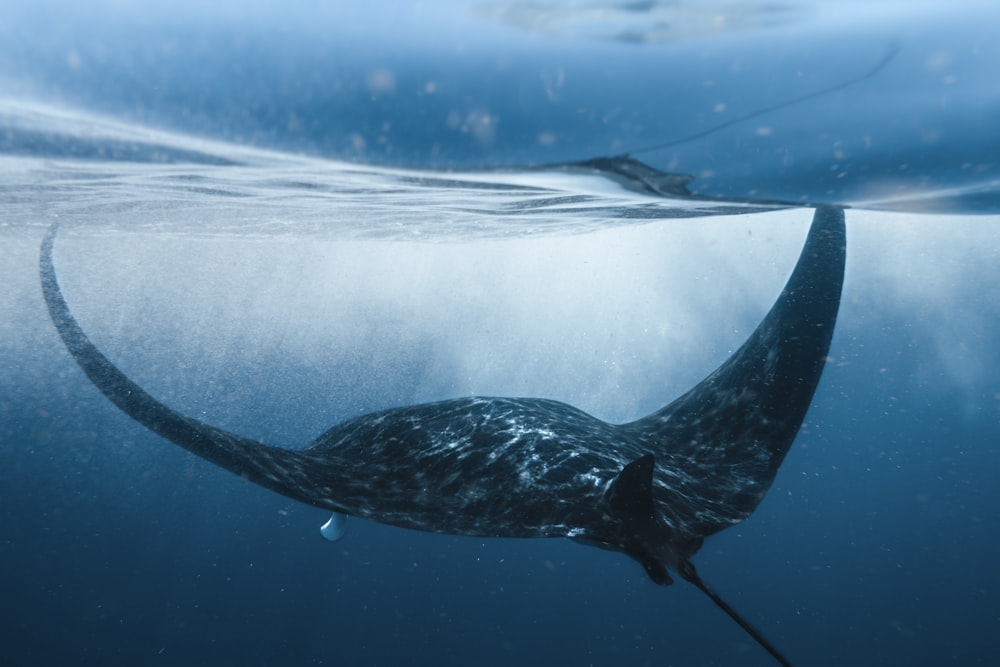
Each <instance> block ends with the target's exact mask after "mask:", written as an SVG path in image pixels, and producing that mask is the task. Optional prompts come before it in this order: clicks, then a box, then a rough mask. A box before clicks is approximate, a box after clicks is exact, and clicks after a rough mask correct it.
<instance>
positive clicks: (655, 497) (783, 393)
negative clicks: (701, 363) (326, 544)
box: [39, 208, 845, 661]
mask: <svg viewBox="0 0 1000 667" xmlns="http://www.w3.org/2000/svg"><path fill="white" fill-rule="evenodd" d="M56 231H57V228H56V226H53V227H52V228H51V229H50V230H49V232H48V234H47V235H46V237H45V239H44V241H43V242H42V247H41V253H40V259H39V272H40V276H41V285H42V293H43V295H44V297H45V302H46V304H47V306H48V310H49V314H50V316H51V318H52V322H53V324H54V325H55V328H56V330H57V331H58V333H59V336H60V337H61V338H62V340H63V342H64V343H65V345H66V348H67V350H69V352H70V354H71V355H72V356H73V358H74V359H75V360H76V362H77V364H78V365H79V366H80V368H81V369H82V370H83V371H84V373H85V374H86V375H87V377H88V378H89V379H90V381H91V382H92V383H93V384H94V386H95V387H96V388H97V389H98V390H100V391H101V393H103V394H104V395H105V396H106V397H107V398H108V399H109V400H111V402H113V403H114V404H115V405H116V406H117V407H118V408H119V409H120V410H122V411H123V412H125V413H126V414H127V415H129V416H130V417H132V418H133V419H135V420H136V421H138V422H139V423H141V424H143V425H144V426H146V427H147V428H149V429H150V430H152V431H153V432H155V433H157V434H159V435H160V436H162V437H164V438H166V439H168V440H170V441H171V442H173V443H175V444H177V445H179V446H181V447H183V448H185V449H187V450H189V451H191V452H193V453H195V454H197V455H198V456H201V457H203V458H205V459H207V460H209V461H211V462H212V463H215V464H216V465H218V466H221V467H223V468H225V469H227V470H230V471H231V472H234V473H236V474H238V475H240V476H242V477H244V478H246V479H248V480H250V481H252V482H254V483H256V484H259V485H261V486H263V487H266V488H268V489H271V490H273V491H276V492H278V493H281V494H284V495H286V496H288V497H290V498H294V499H296V500H300V501H302V502H305V503H309V504H312V505H315V506H317V507H322V508H325V509H328V510H333V511H334V512H335V515H334V519H333V520H331V521H330V522H328V523H327V525H326V526H324V528H323V534H324V535H325V536H327V537H329V538H331V539H335V538H336V537H338V536H339V535H340V534H342V532H343V516H342V515H353V516H359V517H363V518H368V519H372V520H375V521H380V522H383V523H388V524H393V525H397V526H404V527H408V528H414V529H417V530H427V531H434V532H444V533H453V534H461V535H481V536H497V537H556V536H559V537H572V538H576V539H580V540H584V541H587V542H590V543H595V544H599V545H601V546H604V547H608V548H612V549H616V550H620V551H623V552H625V553H627V554H629V555H630V556H632V557H633V558H635V559H636V560H638V561H639V562H640V563H641V564H642V565H643V566H644V567H645V568H646V571H647V573H649V575H650V577H651V578H652V579H653V580H654V581H656V582H657V583H663V584H665V583H670V581H671V578H670V575H669V573H668V569H673V570H675V571H678V572H680V574H681V575H682V576H683V577H684V578H685V579H687V580H688V581H691V582H692V583H694V584H695V585H697V586H699V588H701V589H702V590H703V591H705V592H706V593H708V594H709V595H710V597H712V599H713V600H714V601H715V602H716V603H717V604H719V605H720V606H722V607H723V608H724V609H725V610H726V611H727V613H729V614H730V615H731V616H733V617H734V618H735V619H736V620H737V621H738V622H740V624H741V625H742V626H743V627H744V628H746V629H747V631H748V632H750V633H751V634H752V635H753V636H754V638H755V639H756V640H757V641H759V642H760V643H761V644H762V645H763V646H764V647H765V648H767V649H768V650H769V651H771V653H772V654H773V655H774V656H775V657H776V658H778V659H779V660H780V661H784V659H783V658H781V657H780V654H778V653H777V652H776V651H774V649H773V648H772V647H771V646H770V645H769V644H767V642H765V641H764V640H763V638H762V637H760V635H759V634H757V633H756V632H755V631H753V629H752V628H751V627H750V626H749V625H748V624H746V622H745V621H743V620H742V619H740V618H739V617H738V616H736V614H735V612H733V611H732V609H731V608H729V607H728V606H727V605H725V603H722V602H721V600H720V599H719V598H718V596H716V595H714V593H712V592H711V590H710V589H708V588H707V586H705V585H704V583H703V582H702V581H701V580H700V578H699V577H698V576H697V572H696V571H695V570H694V566H693V565H692V564H691V563H690V560H689V558H690V557H691V556H692V555H694V553H695V552H696V551H697V550H698V548H699V547H700V545H701V542H702V540H703V538H704V537H705V536H707V535H711V534H712V533H715V532H717V531H719V530H721V529H723V528H725V527H727V526H729V525H732V524H734V523H736V522H738V521H742V520H743V519H745V518H746V517H747V516H749V515H750V513H751V512H752V511H753V510H754V508H755V507H756V506H757V504H758V503H759V502H760V500H761V499H762V498H763V496H764V493H765V492H766V491H767V489H768V487H769V486H770V485H771V482H772V481H773V479H774V476H775V474H776V473H777V470H778V466H779V465H780V464H781V461H782V460H783V458H784V456H785V454H786V453H787V451H788V448H789V447H790V446H791V443H792V441H793V440H794V438H795V434H796V433H797V432H798V429H799V426H800V425H801V423H802V419H803V418H804V416H805V413H806V410H807V409H808V407H809V403H810V402H811V400H812V395H813V392H814V391H815V388H816V385H817V383H818V382H819V378H820V375H821V373H822V370H823V367H824V364H825V360H826V355H827V352H828V350H829V346H830V339H831V336H832V333H833V328H834V324H835V323H836V319H837V310H838V307H839V303H840V290H841V284H842V281H843V273H844V253H845V250H844V247H845V234H844V214H843V211H841V210H839V209H834V208H819V209H817V210H816V213H815V215H814V218H813V224H812V227H811V228H810V231H809V235H808V238H807V239H806V244H805V247H804V249H803V251H802V254H801V256H800V257H799V261H798V263H797V264H796V267H795V269H794V271H793V273H792V276H791V277H790V278H789V280H788V283H787V284H786V286H785V289H784V290H783V291H782V293H781V295H780V296H779V298H778V300H777V302H776V303H775V305H774V306H773V307H772V309H771V311H770V312H769V313H768V314H767V316H766V317H765V318H764V320H763V322H761V324H760V326H758V328H757V329H756V330H755V331H754V333H753V334H752V335H751V336H750V338H749V340H748V341H747V342H746V343H745V344H744V345H743V346H742V347H741V348H740V349H739V350H738V351H737V352H736V353H735V354H733V355H732V357H731V358H730V359H729V360H727V361H726V362H725V363H724V364H723V365H722V366H721V367H720V368H719V369H718V370H716V371H715V372H714V373H712V374H711V375H709V376H708V377H707V378H706V379H705V380H703V381H702V382H700V383H699V384H698V385H697V386H695V387H694V388H693V389H691V390H690V391H689V392H688V393H686V394H684V395H683V396H681V397H680V398H679V399H677V400H676V401H674V402H673V403H671V404H670V405H668V406H666V407H665V408H663V409H661V410H659V411H657V412H655V413H653V414H652V415H649V416H648V417H645V418H643V419H640V420H638V421H635V422H632V423H629V424H622V425H614V424H608V423H606V422H603V421H601V420H598V419H596V418H594V417H592V416H590V415H588V414H586V413H584V412H582V411H580V410H577V409H576V408H573V407H571V406H569V405H566V404H564V403H559V402H557V401H551V400H546V399H535V398H489V397H473V398H461V399H453V400H447V401H441V402H438V403H428V404H423V405H414V406H409V407H401V408H394V409H390V410H384V411H382V412H377V413H373V414H369V415H364V416H362V417H358V418H356V419H352V420H349V421H347V422H344V423H342V424H339V425H337V426H334V427H333V428H332V429H330V430H329V431H327V432H326V433H324V434H322V435H321V436H319V437H318V438H317V439H316V440H315V441H314V442H313V443H312V444H310V445H309V446H308V447H306V448H305V449H302V450H297V451H296V450H287V449H282V448H278V447H271V446H268V445H266V444H264V443H260V442H257V441H254V440H252V439H249V438H244V437H242V436H239V435H236V434H234V433H229V432H227V431H223V430H221V429H218V428H215V427H213V426H210V425H208V424H205V423H203V422H200V421H198V420H195V419H192V418H190V417H186V416H184V415H181V414H179V413H177V412H175V411H174V410H172V409H171V408H169V407H168V406H166V405H164V404H163V403H162V402H160V401H159V400H157V399H156V398H154V397H153V396H152V395H150V394H149V393H147V392H146V391H144V390H143V389H142V388H141V387H140V386H139V385H137V384H136V383H135V382H133V381H132V380H131V379H129V378H128V377H127V376H126V375H125V374H124V373H122V372H121V371H120V370H119V369H118V368H117V367H115V365H114V364H113V363H112V362H111V360H110V359H108V358H107V357H106V356H105V355H104V354H103V353H102V352H101V351H100V350H98V349H97V347H96V346H94V344H93V343H92V342H91V341H90V339H89V338H88V337H87V335H86V334H85V333H84V332H83V330H82V329H81V328H80V326H79V324H78V323H77V322H76V320H75V318H74V317H73V315H72V313H71V311H70V309H69V306H68V304H67V303H66V300H65V299H64V297H63V295H62V292H61V290H60V287H59V282H58V279H57V278H56V272H55V267H54V264H53V258H52V254H53V246H54V241H55V235H56Z"/></svg>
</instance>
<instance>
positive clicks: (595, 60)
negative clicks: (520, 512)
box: [0, 0, 1000, 667]
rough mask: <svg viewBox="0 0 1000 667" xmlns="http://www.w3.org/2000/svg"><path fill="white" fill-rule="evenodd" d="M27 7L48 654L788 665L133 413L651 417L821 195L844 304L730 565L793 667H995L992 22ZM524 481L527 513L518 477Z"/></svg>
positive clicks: (24, 639) (11, 467)
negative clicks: (502, 407)
mask: <svg viewBox="0 0 1000 667" xmlns="http://www.w3.org/2000/svg"><path fill="white" fill-rule="evenodd" d="M4 14H5V17H4V19H3V21H2V22H0V281H2V284H3V286H4V288H3V289H2V290H0V367H2V369H3V373H0V471H2V472H0V513H2V514H0V515H2V517H3V526H4V530H3V534H2V536H0V564H2V566H3V574H4V576H3V583H2V586H3V594H2V597H0V623H2V625H0V627H2V629H3V632H2V634H0V637H2V655H3V656H5V657H4V662H5V664H12V665H56V664H59V665H64V664H95V665H97V664H99V665H109V664H121V665H134V664H158V665H188V666H190V665H218V664H247V665H412V664H435V665H513V664H522V665H608V666H610V665H616V666H617V665H656V666H663V665H674V666H678V667H682V666H702V665H704V666H709V665H719V666H722V665H772V664H775V663H774V660H773V658H771V657H770V656H769V655H767V653H766V652H765V651H764V650H762V649H761V647H760V646H758V645H757V644H755V643H754V642H753V640H752V639H751V638H750V637H749V636H748V635H747V634H746V633H745V632H744V631H743V630H742V629H741V628H740V627H739V626H738V625H736V624H735V623H733V622H732V621H731V620H730V619H729V618H727V617H726V616H725V615H724V614H723V613H721V612H720V611H719V609H717V608H716V607H715V606H714V605H712V604H711V603H710V601H709V600H707V599H706V598H705V597H704V596H703V595H701V593H700V592H698V591H697V590H696V589H695V588H694V587H693V586H690V585H688V584H687V583H686V582H684V581H678V582H677V583H676V584H674V585H673V586H670V587H661V586H657V585H655V584H654V583H652V582H651V581H650V580H649V577H648V576H647V575H646V573H645V572H644V571H643V568H642V567H641V566H639V565H638V564H637V563H636V562H635V561H633V560H631V559H630V558H628V557H627V556H626V555H624V554H621V553H617V552H609V551H603V550H599V549H594V548H589V547H584V546H580V545H578V544H574V543H573V542H571V541H569V540H565V539H533V540H518V539H489V538H479V537H466V536H450V535H439V534H433V533H424V532H416V531H411V530H405V529H400V528H394V527H390V526H385V525H380V524H377V523H372V522H368V521H364V520H360V519H353V518H352V519H349V520H348V523H347V534H346V535H345V536H344V538H343V539H342V540H340V541H338V542H334V543H331V542H328V541H327V540H324V539H323V538H322V537H321V535H320V530H319V527H320V526H321V525H322V524H323V523H324V522H325V521H326V520H327V519H328V518H329V513H328V512H324V511H321V510H319V509H316V508H313V507H310V506H307V505H304V504H300V503H297V502H294V501H291V500H288V499H286V498H284V497H282V496H279V495H277V494H274V493H272V492H270V491H267V490H264V489H261V488H260V487H257V486H254V485H251V484H249V483H248V482H246V481H245V480H243V479H240V478H239V477H238V476H235V475H232V474H230V473H228V472H225V471H223V470H221V469H219V468H217V467H215V466H213V465H212V464H210V463H208V462H206V461H204V460H202V459H200V458H197V457H195V456H194V455H192V454H189V453H187V452H185V451H184V450H182V449H180V448H179V447H176V446H175V445H173V444H171V443H170V442H168V441H166V440H164V439H162V438H160V437H158V436H156V435H154V434H152V433H151V432H149V431H148V430H146V429H145V428H143V427H142V426H140V425H139V424H137V423H135V422H133V421H132V420H131V419H130V418H129V417H127V416H126V415H124V414H123V413H121V412H120V411H119V410H118V409H117V408H116V407H115V406H114V405H113V404H112V403H110V402H109V401H108V400H107V399H106V398H105V397H104V396H102V395H101V393H100V392H99V391H97V390H96V389H95V387H94V386H93V385H92V384H91V382H90V381H89V380H88V379H87V377H86V376H85V375H84V374H83V373H82V372H81V371H80V369H79V368H78V366H77V365H76V363H75V362H74V360H73V357H72V356H70V354H68V353H67V351H66V347H65V346H64V345H63V343H62V341H61V340H60V338H59V334H58V333H57V332H56V330H55V328H54V327H53V323H52V321H51V320H50V317H49V314H48V312H47V311H46V306H45V301H44V300H43V298H42V292H41V289H40V283H39V268H38V266H39V265H38V257H39V254H38V253H39V246H40V244H41V242H42V239H43V237H44V236H45V233H46V230H47V229H48V228H49V227H50V225H52V224H53V223H55V222H58V223H60V229H59V239H58V243H57V245H56V249H55V255H54V261H55V266H56V268H57V270H58V274H59V281H60V284H61V286H62V288H63V292H64V294H65V297H66V300H67V302H68V303H69V305H70V308H71V309H72V311H73V314H74V315H75V316H76V317H77V319H78V320H79V322H80V324H81V326H82V328H83V329H84V330H85V331H86V332H87V334H88V335H89V336H90V337H91V338H92V340H93V341H94V343H95V344H96V345H97V346H98V347H99V348H100V349H101V350H102V351H103V352H104V353H105V354H106V355H107V356H108V357H109V358H110V359H111V360H112V361H113V362H114V364H115V365H117V366H118V367H119V368H121V369H122V370H123V371H124V372H125V373H126V374H127V375H128V376H129V377H130V378H132V379H133V380H134V381H135V382H136V383H137V384H138V385H140V386H141V387H143V388H144V389H145V390H146V391H148V392H149V393H150V394H152V395H153V396H155V397H156V398H157V399H159V400H161V401H163V402H164V403H165V404H167V405H169V406H170V407H171V408H172V409H174V410H177V411H178V412H180V413H182V414H185V415H188V416H191V417H193V418H196V419H198V420H201V421H204V422H206V423H208V424H212V425H214V426H217V427H219V428H223V429H226V430H229V431H232V432H234V433H238V434H240V435H242V436H246V437H250V438H255V439H258V440H260V441H262V442H267V443H269V444H274V445H280V446H283V447H288V448H301V447H303V446H305V445H306V444H307V443H309V442H310V441H311V440H312V439H314V438H315V437H317V436H318V435H320V434H321V433H323V432H324V431H325V430H326V429H328V428H330V427H331V426H333V425H335V424H337V423H339V422H342V421H344V420H347V419H350V418H353V417H357V416H359V415H363V414H366V413H370V412H374V411H378V410H382V409H386V408H392V407H398V406H405V405H412V404H415V403H422V402H430V401H438V400H442V399H449V398H457V397H465V396H518V397H541V398H550V399H555V400H559V401H563V402H565V403H569V404H571V405H573V406H576V407H578V408H580V409H582V410H584V411H586V412H588V413H590V414H592V415H594V416H596V417H598V418H600V419H603V420H605V421H609V422H613V423H623V422H628V421H632V420H635V419H637V418H639V417H642V416H645V415H647V414H649V413H650V412H652V411H654V410H656V409H658V408H660V407H662V406H664V405H666V404H667V403H669V402H670V401H672V400H673V399H674V398H676V397H677V396H679V395H681V394H682V393H684V392H685V391H687V390H688V389H689V388H690V387H692V386H693V385H695V384H696V383H698V382H699V381H700V380H701V379H702V378H704V377H705V376H706V375H707V374H708V373H710V372H711V371H712V370H713V369H715V368H716V367H717V366H718V365H719V364H720V363H722V362H723V361H725V360H726V359H727V358H728V357H730V355H731V354H732V353H733V352H734V351H735V350H736V349H737V348H739V346H740V345H742V343H743V342H744V340H746V337H747V336H748V335H749V334H750V333H751V332H753V331H754V329H755V327H756V326H757V324H758V323H759V322H760V321H761V319H762V318H763V317H764V315H765V314H766V313H767V311H768V309H769V307H770V306H771V304H772V303H773V302H774V300H775V299H776V298H777V296H778V294H779V293H780V292H781V290H782V287H783V285H784V284H785V281H786V280H787V278H788V276H789V274H790V272H791V270H792V267H793V266H794V265H795V261H796V258H797V256H798V253H799V250H800V248H801V246H802V243H803V240H804V239H805V237H806V233H807V231H808V224H809V220H810V219H811V218H812V210H811V208H812V207H814V206H818V205H828V206H835V207H843V208H845V209H847V210H846V218H847V237H848V245H847V269H846V278H845V282H844V289H843V297H842V303H841V309H840V316H839V319H838V322H837V327H836V330H835V333H834V336H833V342H832V347H831V349H830V356H829V359H828V363H827V365H826V368H825V371H824V374H823V377H822V379H821V381H820V383H819V387H818V389H817V392H816V394H815V397H814V399H813V402H812V405H811V407H810V409H809V412H808V414H807V415H806V420H805V424H804V425H803V427H802V429H801V430H800V432H799V434H798V437H797V439H796V441H795V443H794V445H793V446H792V448H791V450H790V452H789V454H788V456H787V458H786V459H785V461H784V463H783V464H782V466H781V468H780V470H779V472H778V475H777V479H776V481H775V483H774V485H773V486H772V487H771V489H770V491H769V492H768V494H767V496H766V498H765V500H764V502H763V503H762V504H761V505H760V507H759V508H758V509H757V510H756V511H755V512H754V514H753V515H752V516H751V517H750V518H749V519H748V520H747V521H745V522H743V523H740V524H738V525H736V526H734V527H732V528H729V529H728V530H724V531H722V532H720V533H718V534H717V535H713V536H710V537H709V538H708V539H706V541H705V544H704V546H703V547H702V548H701V550H700V551H699V552H698V553H697V555H696V556H695V557H694V558H693V561H694V562H695V563H696V564H697V566H698V571H699V572H700V573H701V575H702V576H703V577H704V578H705V580H706V581H708V582H710V583H711V585H712V587H713V588H715V589H716V590H717V591H718V592H719V593H720V594H722V596H723V597H725V598H726V599H727V601H728V602H730V603H731V604H732V605H733V607H735V608H736V609H738V610H739V612H740V613H741V614H742V615H743V616H745V617H746V618H747V619H749V620H750V622H751V623H752V624H753V625H754V626H756V627H757V628H758V629H759V630H760V631H761V632H762V634H764V635H765V636H766V637H767V638H768V639H769V640H770V641H771V642H772V643H773V644H775V645H776V646H777V647H779V648H780V649H781V652H782V653H783V654H785V655H786V656H787V657H788V658H789V660H790V661H791V662H792V663H793V664H803V665H806V664H808V665H817V666H820V665H830V666H834V665H845V664H851V665H887V666H888V665H914V666H917V665H927V666H931V665H933V666H938V665H992V664H994V662H995V655H996V647H995V641H994V640H993V637H995V635H996V633H997V632H1000V571H998V569H997V567H996V563H997V561H998V560H1000V531H998V525H997V519H996V517H997V516H998V515H1000V493H998V491H997V483H996V478H997V475H998V473H1000V451H998V444H1000V380H998V379H997V378H998V372H1000V344H998V343H1000V288H998V285H1000V160H998V155H1000V122H998V121H1000V86H997V84H996V74H995V73H996V71H997V69H998V66H1000V44H998V43H997V40H996V38H995V26H996V25H1000V8H998V7H997V6H996V5H995V3H992V2H986V1H984V2H953V3H940V2H880V1H877V0H876V1H869V2H842V3H821V2H811V1H808V0H798V1H792V2H762V3H754V2H725V1H720V2H657V1H655V0H654V1H651V2H601V1H600V0H593V1H581V2H568V1H567V2H558V1H551V2H487V1H484V2H478V1H474V0H449V1H445V2H435V3H422V2H416V1H406V2H370V3H317V2H308V1H306V0H288V1H286V2H281V3H274V2H264V1H258V2H247V3H243V2H222V3H193V2H183V3H170V4H167V3H157V2H141V1H138V0H135V1H132V2H112V1H110V0H109V1H107V2H93V3H83V4H81V3H67V2H49V1H44V0H40V1H36V2H30V3H29V2H18V1H15V2H10V3H7V6H5V8H4ZM503 492H504V489H497V493H498V494H502V493H503Z"/></svg>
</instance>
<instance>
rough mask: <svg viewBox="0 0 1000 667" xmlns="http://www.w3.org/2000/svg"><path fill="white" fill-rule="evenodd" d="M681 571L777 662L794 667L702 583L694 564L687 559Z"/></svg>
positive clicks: (686, 578) (683, 575) (686, 579)
mask: <svg viewBox="0 0 1000 667" xmlns="http://www.w3.org/2000/svg"><path fill="white" fill-rule="evenodd" d="M679 571H680V575H681V576H682V577H684V580H685V581H689V582H691V583H692V584H694V585H695V586H696V587H697V588H698V590H700V591H701V592H702V593H704V594H705V595H707V596H708V597H709V598H710V599H711V600H712V602H714V603H715V604H716V605H717V606H718V607H719V609H721V610H722V611H724V612H726V613H727V614H728V615H729V618H731V619H733V620H734V621H736V622H737V623H738V624H739V626H740V627H741V628H743V629H744V630H746V632H747V634H748V635H750V636H751V637H753V638H754V641H756V642H757V643H758V644H760V645H761V646H763V647H764V649H765V650H766V651H767V652H768V653H770V654H771V655H772V656H773V657H774V659H775V660H777V661H778V662H779V663H780V664H782V665H784V667H792V663H790V662H788V659H787V658H785V656H783V655H782V654H781V653H780V652H779V651H778V649H776V648H775V647H774V646H773V645H772V644H771V642H769V641H767V640H766V639H765V638H764V636H763V635H762V634H760V633H759V632H758V631H757V629H756V628H755V627H753V626H752V625H750V623H749V622H748V621H747V620H746V619H745V618H743V617H742V616H740V615H739V614H738V613H736V610H735V609H733V608H732V607H730V606H729V603H727V602H726V601H725V600H723V599H722V598H721V597H719V594H718V593H716V592H715V591H714V590H712V588H711V587H710V586H709V585H708V584H706V583H705V582H704V581H702V579H701V576H700V575H699V574H698V570H696V569H695V567H694V564H693V563H692V562H691V561H689V560H686V559H685V560H683V561H681V563H680V567H679Z"/></svg>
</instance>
